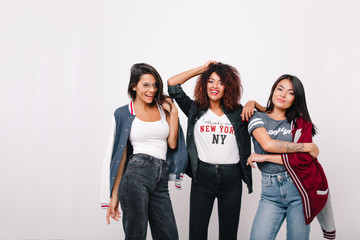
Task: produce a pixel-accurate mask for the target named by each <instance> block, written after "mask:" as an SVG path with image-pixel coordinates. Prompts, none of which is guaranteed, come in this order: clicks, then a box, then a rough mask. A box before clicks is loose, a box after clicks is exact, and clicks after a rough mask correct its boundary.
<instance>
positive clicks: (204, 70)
mask: <svg viewBox="0 0 360 240" xmlns="http://www.w3.org/2000/svg"><path fill="white" fill-rule="evenodd" d="M216 63H217V62H216V61H214V60H209V61H207V62H206V63H205V64H204V65H202V69H203V71H202V73H203V72H206V70H208V68H209V66H210V64H216Z"/></svg>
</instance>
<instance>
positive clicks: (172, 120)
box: [162, 98, 179, 149]
mask: <svg viewBox="0 0 360 240" xmlns="http://www.w3.org/2000/svg"><path fill="white" fill-rule="evenodd" d="M162 106H163V108H164V109H165V110H166V121H167V122H168V124H169V128H170V132H169V136H168V138H167V142H168V145H169V147H170V148H171V149H175V148H176V146H177V139H178V134H179V117H178V109H177V108H176V106H175V104H174V103H173V102H172V101H171V99H170V98H167V99H166V100H165V101H164V102H163V103H162Z"/></svg>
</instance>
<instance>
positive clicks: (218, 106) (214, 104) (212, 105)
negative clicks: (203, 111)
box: [209, 101, 221, 110]
mask: <svg viewBox="0 0 360 240" xmlns="http://www.w3.org/2000/svg"><path fill="white" fill-rule="evenodd" d="M209 108H210V109H211V110H218V109H221V104H220V101H216V102H214V101H210V106H209Z"/></svg>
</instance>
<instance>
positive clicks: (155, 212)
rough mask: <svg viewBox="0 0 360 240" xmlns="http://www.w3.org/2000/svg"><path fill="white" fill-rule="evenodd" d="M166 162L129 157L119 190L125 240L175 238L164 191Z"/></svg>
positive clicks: (168, 199) (138, 156) (147, 156)
mask: <svg viewBox="0 0 360 240" xmlns="http://www.w3.org/2000/svg"><path fill="white" fill-rule="evenodd" d="M168 173H169V169H168V165H167V163H166V161H164V160H162V159H159V158H155V157H153V156H150V155H147V154H142V153H140V154H134V155H132V156H131V157H130V160H129V163H128V165H127V167H126V169H125V172H124V175H123V177H122V179H121V182H120V187H119V200H120V204H121V208H122V211H123V227H124V232H125V239H128V240H130V239H146V232H147V225H148V222H149V224H150V229H151V235H152V238H153V239H154V240H158V239H164V240H169V239H178V238H179V237H178V232H177V227H176V222H175V217H174V213H173V210H172V205H171V201H170V196H169V190H168Z"/></svg>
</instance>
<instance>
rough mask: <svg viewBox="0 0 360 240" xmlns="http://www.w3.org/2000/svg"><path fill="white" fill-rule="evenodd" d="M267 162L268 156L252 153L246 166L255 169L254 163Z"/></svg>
mask: <svg viewBox="0 0 360 240" xmlns="http://www.w3.org/2000/svg"><path fill="white" fill-rule="evenodd" d="M265 161H266V155H263V154H257V153H252V154H251V155H250V157H249V158H248V160H247V163H246V165H250V166H251V167H252V168H255V165H254V162H265Z"/></svg>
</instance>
